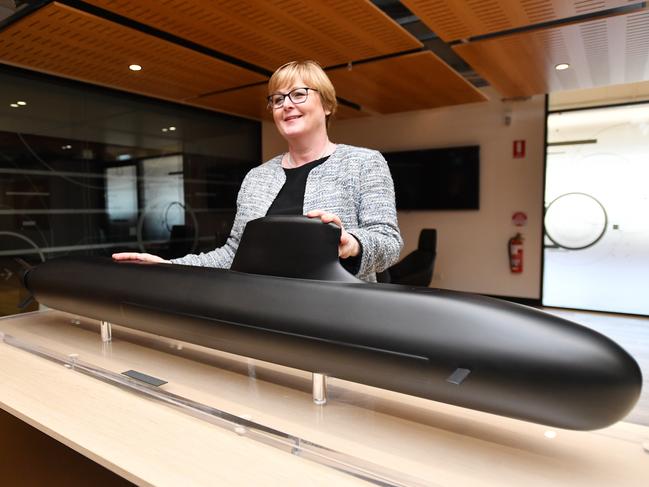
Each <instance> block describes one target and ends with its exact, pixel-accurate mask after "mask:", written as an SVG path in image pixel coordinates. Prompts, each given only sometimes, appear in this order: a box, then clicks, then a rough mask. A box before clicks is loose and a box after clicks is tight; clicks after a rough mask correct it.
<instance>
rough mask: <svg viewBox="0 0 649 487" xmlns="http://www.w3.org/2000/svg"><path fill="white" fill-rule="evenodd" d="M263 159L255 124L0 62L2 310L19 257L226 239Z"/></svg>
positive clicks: (180, 251)
mask: <svg viewBox="0 0 649 487" xmlns="http://www.w3.org/2000/svg"><path fill="white" fill-rule="evenodd" d="M260 103H263V101H260ZM260 157H261V126H260V123H259V122H255V121H250V120H245V119H241V118H236V117H231V116H227V115H221V114H218V113H214V112H209V111H204V110H200V109H193V108H190V107H185V106H181V105H175V104H172V103H166V102H162V101H158V100H152V99H148V98H144V97H138V96H134V95H128V94H123V93H119V92H115V91H112V90H104V89H101V88H97V87H93V86H88V85H84V84H81V83H74V82H68V81H64V80H60V79H56V78H50V77H45V76H40V75H35V74H32V73H28V72H24V71H20V70H15V69H10V68H7V67H0V315H7V314H13V313H17V312H20V311H28V310H31V309H33V305H31V306H27V307H25V308H23V309H21V308H19V303H20V302H21V301H22V300H23V299H24V298H26V295H25V292H24V290H22V288H21V284H20V278H19V276H20V270H21V265H25V263H26V264H28V265H33V264H36V263H38V262H41V261H45V260H47V259H51V258H54V257H59V256H65V255H103V256H110V255H111V254H112V253H113V252H115V251H121V250H133V251H146V252H151V253H156V254H159V255H161V256H163V257H166V258H170V257H176V256H181V255H184V254H186V253H188V252H199V251H204V250H210V249H213V248H214V247H216V246H219V245H222V243H223V242H224V241H225V239H226V238H227V236H228V234H229V232H230V227H231V226H232V221H233V218H234V210H235V205H236V194H237V191H238V188H239V186H240V184H241V181H242V180H243V177H244V175H245V174H246V172H247V171H248V170H249V169H250V168H251V167H253V166H255V165H257V164H259V163H260ZM21 261H22V262H23V263H21Z"/></svg>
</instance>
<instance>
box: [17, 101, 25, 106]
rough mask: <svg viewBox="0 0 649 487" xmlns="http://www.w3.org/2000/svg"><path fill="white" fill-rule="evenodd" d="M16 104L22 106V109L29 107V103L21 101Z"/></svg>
mask: <svg viewBox="0 0 649 487" xmlns="http://www.w3.org/2000/svg"><path fill="white" fill-rule="evenodd" d="M16 104H17V105H20V106H21V107H24V106H25V105H27V102H26V101H22V100H20V101H17V102H16Z"/></svg>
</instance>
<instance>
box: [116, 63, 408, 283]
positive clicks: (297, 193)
mask: <svg viewBox="0 0 649 487" xmlns="http://www.w3.org/2000/svg"><path fill="white" fill-rule="evenodd" d="M268 92H269V96H268V108H269V110H271V111H272V114H273V120H274V121H275V126H276V127H277V130H278V131H279V133H280V134H281V136H282V137H283V138H284V139H285V140H286V142H287V143H288V151H287V152H286V153H284V154H282V155H279V156H277V157H275V158H273V159H271V160H269V161H267V162H266V163H264V164H262V165H260V166H258V167H256V168H254V169H252V170H251V171H250V172H249V173H248V174H247V175H246V177H245V179H244V180H243V183H242V184H241V189H240V190H239V195H238V197H237V214H236V217H235V220H234V224H233V226H232V230H231V232H230V236H229V237H228V240H227V242H226V244H225V245H224V246H223V247H220V248H218V249H215V250H213V251H211V252H207V253H201V254H200V255H191V254H190V255H186V256H185V257H181V258H179V259H172V260H171V261H166V260H163V259H162V258H160V257H158V256H155V255H151V254H139V253H132V252H123V253H119V254H114V255H113V258H114V259H116V260H139V261H145V262H172V263H175V264H186V265H198V266H207V267H220V268H229V267H230V265H231V264H232V260H233V259H234V254H235V253H236V250H237V247H238V245H239V240H240V238H241V235H242V234H243V230H244V228H245V226H246V223H247V222H249V221H250V220H253V219H255V218H260V217H263V216H265V215H278V214H283V215H287V214H289V215H290V214H295V215H302V214H306V215H307V216H308V217H310V218H319V219H320V220H321V221H322V222H324V223H331V222H333V223H335V224H336V225H338V226H339V227H341V229H342V232H341V237H340V244H339V247H338V254H339V256H340V258H341V263H342V264H343V266H345V268H346V269H347V270H348V271H350V272H351V273H352V274H355V275H356V276H357V277H359V278H361V279H365V280H367V281H376V276H375V272H379V271H381V270H383V269H385V268H387V267H389V266H390V265H392V264H393V263H394V262H396V260H397V259H398V257H399V253H400V251H401V247H402V245H403V241H402V239H401V235H400V233H399V228H398V225H397V213H396V209H395V203H394V186H393V183H392V178H391V177H390V171H389V170H388V166H387V163H386V162H385V159H384V158H383V156H382V155H381V154H380V153H379V152H377V151H374V150H369V149H364V148H360V147H353V146H348V145H342V144H334V143H332V142H331V141H330V140H329V137H328V135H327V126H328V123H329V119H330V118H331V117H332V116H333V115H334V113H335V112H336V106H337V102H336V93H335V90H334V87H333V85H332V84H331V81H330V80H329V78H328V77H327V75H326V74H325V72H324V71H323V70H322V68H321V67H320V66H319V65H318V64H317V63H316V62H315V61H302V62H296V61H293V62H290V63H287V64H285V65H283V66H281V67H280V68H279V69H277V71H275V73H274V74H273V76H272V77H271V78H270V80H269V82H268Z"/></svg>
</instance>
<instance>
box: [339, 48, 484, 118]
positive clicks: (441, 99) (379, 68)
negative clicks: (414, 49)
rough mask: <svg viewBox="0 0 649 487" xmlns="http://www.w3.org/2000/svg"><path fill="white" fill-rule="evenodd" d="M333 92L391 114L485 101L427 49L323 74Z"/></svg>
mask: <svg viewBox="0 0 649 487" xmlns="http://www.w3.org/2000/svg"><path fill="white" fill-rule="evenodd" d="M327 74H328V75H329V77H330V78H331V81H332V82H333V83H334V86H335V87H336V93H337V94H338V95H339V96H340V97H342V98H344V99H346V100H349V101H351V102H353V103H356V104H358V105H360V106H361V107H362V108H363V109H364V110H369V111H372V112H377V113H395V112H405V111H410V110H423V109H428V108H437V107H441V106H448V105H458V104H461V103H472V102H477V101H485V100H486V97H485V96H484V95H483V94H482V92H481V91H480V90H478V89H477V88H475V87H474V86H473V85H472V84H471V83H469V82H468V81H466V80H465V79H464V78H463V77H462V76H460V75H459V74H457V73H456V72H455V71H453V70H452V69H451V68H450V67H448V66H447V65H446V64H445V63H444V62H443V61H442V60H440V59H439V58H438V57H437V56H435V54H433V53H432V52H430V51H422V52H418V53H414V54H408V55H405V56H398V57H393V58H388V59H382V60H379V61H372V62H368V63H363V64H359V65H354V66H353V67H352V69H351V70H349V69H347V68H339V69H334V70H331V71H329V72H328V73H327Z"/></svg>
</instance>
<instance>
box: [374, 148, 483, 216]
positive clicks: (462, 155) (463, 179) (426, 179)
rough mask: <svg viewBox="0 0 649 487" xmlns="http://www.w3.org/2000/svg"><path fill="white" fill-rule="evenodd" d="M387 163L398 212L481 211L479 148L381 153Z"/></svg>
mask: <svg viewBox="0 0 649 487" xmlns="http://www.w3.org/2000/svg"><path fill="white" fill-rule="evenodd" d="M383 155H384V156H385V159H386V160H387V161H388V166H389V167H390V172H391V173H392V179H393V180H394V189H395V193H396V200H397V209H399V210H477V209H479V208H480V146H477V145H475V146H466V147H448V148H444V149H425V150H415V151H403V152H385V153H383Z"/></svg>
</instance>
